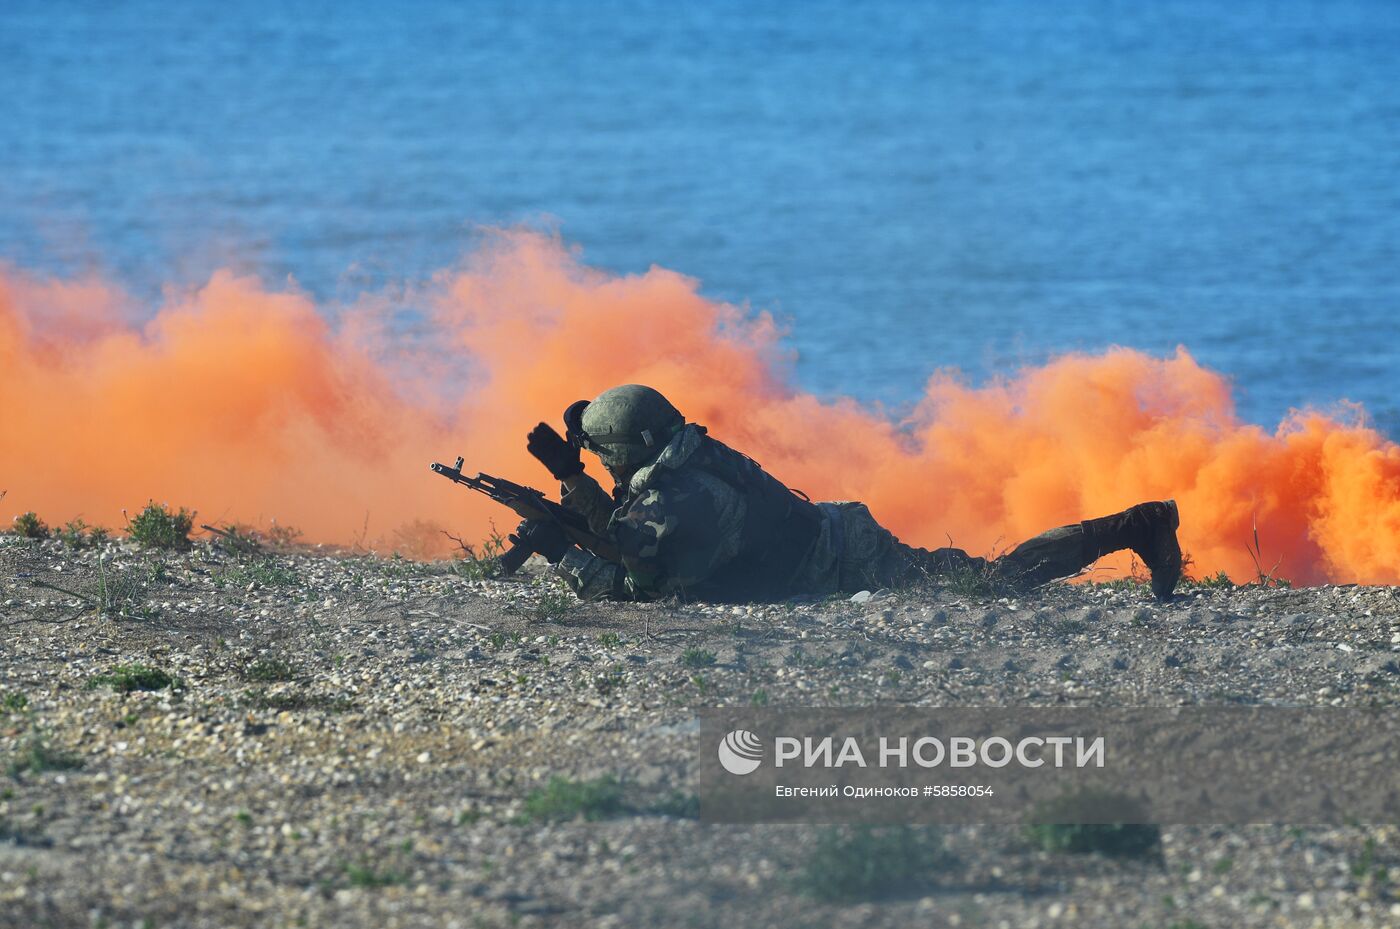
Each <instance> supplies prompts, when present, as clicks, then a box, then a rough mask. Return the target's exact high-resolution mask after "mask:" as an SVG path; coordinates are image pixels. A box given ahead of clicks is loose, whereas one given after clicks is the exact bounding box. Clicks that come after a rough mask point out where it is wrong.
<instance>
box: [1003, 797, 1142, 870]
mask: <svg viewBox="0 0 1400 929" xmlns="http://www.w3.org/2000/svg"><path fill="white" fill-rule="evenodd" d="M1084 819H1094V820H1100V822H1089V823H1086V822H1082V820H1084ZM1145 819H1146V812H1145V811H1144V810H1143V809H1142V806H1141V804H1139V803H1138V802H1137V801H1136V800H1133V799H1132V798H1131V797H1126V796H1123V795H1121V794H1114V793H1109V792H1107V791H1101V790H1082V791H1078V792H1076V793H1071V794H1065V795H1064V796H1061V797H1057V798H1055V799H1054V800H1050V801H1047V802H1044V803H1041V804H1040V805H1038V806H1037V807H1036V809H1035V810H1034V812H1033V813H1032V814H1031V824H1030V825H1029V826H1027V827H1026V830H1025V834H1026V838H1027V839H1028V840H1030V842H1031V844H1033V845H1035V846H1036V847H1038V848H1040V849H1042V850H1044V851H1047V852H1056V853H1070V854H1076V855H1088V854H1094V853H1097V854H1100V855H1104V856H1107V857H1109V858H1143V857H1147V856H1149V855H1151V854H1154V853H1156V852H1157V851H1158V850H1159V848H1160V846H1161V842H1162V830H1161V827H1160V826H1158V825H1156V824H1155V823H1148V822H1145ZM1102 820H1107V822H1102Z"/></svg>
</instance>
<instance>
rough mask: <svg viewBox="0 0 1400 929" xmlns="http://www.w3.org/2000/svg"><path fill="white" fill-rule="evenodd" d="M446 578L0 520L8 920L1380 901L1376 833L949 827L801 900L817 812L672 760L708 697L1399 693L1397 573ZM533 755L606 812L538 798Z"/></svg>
mask: <svg viewBox="0 0 1400 929" xmlns="http://www.w3.org/2000/svg"><path fill="white" fill-rule="evenodd" d="M471 574H472V572H471V570H470V569H469V567H468V566H464V565H463V564H461V563H458V564H451V563H435V564H422V563H416V562H410V561H403V560H399V559H386V558H379V557H371V556H364V555H358V556H357V555H353V554H349V553H344V552H331V551H319V550H314V549H297V550H291V551H280V552H269V553H267V554H265V555H261V556H249V555H242V556H239V555H235V554H233V553H230V552H225V551H222V550H221V549H219V548H218V547H216V546H213V545H208V544H204V543H199V544H197V545H196V546H195V547H194V548H193V549H192V550H191V551H189V552H187V553H180V554H163V555H162V554H154V553H148V552H142V551H140V550H138V549H136V548H134V547H132V546H131V545H129V544H128V543H125V542H113V543H109V544H107V545H105V546H103V547H101V548H98V549H88V550H83V551H72V550H69V549H67V548H65V547H64V545H63V544H62V543H60V542H57V541H50V542H42V543H40V542H35V541H32V540H26V539H20V538H16V537H10V536H5V537H0V765H3V766H4V767H3V768H0V926H6V927H8V926H16V927H20V926H56V927H63V926H84V927H88V926H96V925H107V926H113V927H117V926H150V927H152V929H155V927H167V926H172V927H173V926H181V927H183V926H191V927H193V926H200V927H204V926H208V927H216V926H218V927H224V926H298V925H305V926H344V927H358V926H364V927H399V926H459V927H463V929H466V927H476V926H496V925H503V926H504V925H509V926H553V925H562V926H598V927H604V926H617V927H622V926H716V927H718V926H811V925H833V926H907V925H913V924H917V925H928V926H944V925H946V926H988V927H1050V926H1075V927H1115V929H1117V927H1125V926H1126V927H1134V929H1135V927H1139V926H1143V927H1149V929H1151V927H1161V929H1168V927H1175V929H1199V927H1236V926H1240V927H1256V926H1257V927H1265V926H1268V927H1279V926H1300V927H1301V926H1348V927H1352V926H1358V927H1359V926H1395V925H1400V890H1397V888H1396V887H1395V886H1394V885H1393V884H1392V883H1391V879H1390V876H1389V875H1390V873H1391V872H1394V871H1396V866H1397V865H1400V834H1397V830H1396V829H1394V828H1391V827H1366V828H1362V827H1351V828H1322V827H1301V828H1299V827H1250V828H1214V827H1168V828H1164V830H1163V841H1162V854H1161V855H1160V857H1158V858H1152V859H1150V860H1119V859H1113V858H1104V857H1098V856H1083V855H1056V854H1049V853H1046V852H1043V851H1040V850H1038V849H1036V848H1034V847H1032V846H1031V845H1030V844H1029V843H1028V842H1027V841H1026V839H1025V838H1023V836H1022V834H1021V833H1020V832H1019V831H1017V830H1012V829H1004V828H992V827H972V826H968V827H952V828H948V829H946V830H944V833H945V837H946V845H947V849H948V851H949V852H950V853H951V854H952V859H951V863H948V864H946V865H945V866H944V867H943V868H942V869H941V870H940V871H939V872H938V873H936V874H931V875H929V876H928V878H927V880H926V881H924V882H923V883H921V884H920V885H919V886H918V887H917V888H916V889H914V890H912V891H909V892H901V893H899V894H896V895H894V896H892V897H889V898H885V899H881V900H879V901H873V902H856V903H828V902H823V901H821V900H819V899H817V898H814V897H812V896H810V895H809V894H807V893H804V892H802V890H801V889H800V884H801V882H800V880H799V878H800V876H801V874H802V873H803V869H804V867H806V866H807V865H808V864H809V854H810V849H811V847H812V843H813V840H814V837H815V836H816V834H817V833H819V832H821V831H822V830H820V829H816V828H809V827H797V826H771V827H748V828H734V827H720V826H706V825H703V824H701V823H699V822H697V821H696V820H695V819H694V815H693V803H689V802H688V798H689V794H688V789H689V781H688V776H687V769H688V765H689V763H690V759H691V757H692V755H693V752H694V745H693V744H692V741H691V738H690V737H691V736H692V735H693V734H694V733H695V732H696V729H697V724H696V715H695V710H696V708H697V707H701V706H717V705H735V704H744V705H747V704H749V703H751V702H763V701H767V703H768V704H769V705H771V706H784V705H790V706H853V707H854V706H872V705H882V704H883V705H917V706H948V705H1016V704H1026V705H1030V704H1035V705H1050V704H1074V705H1104V706H1122V705H1133V706H1140V705H1189V704H1221V703H1248V704H1274V703H1278V704H1287V705H1347V706H1356V705H1366V706H1391V705H1393V704H1394V702H1395V699H1396V694H1397V692H1400V654H1397V653H1400V590H1397V589H1396V588H1388V587H1357V586H1327V587H1319V588H1309V589H1298V590H1291V589H1277V588H1260V587H1258V586H1250V587H1240V588H1223V589H1219V588H1206V587H1190V588H1188V589H1187V590H1186V592H1185V594H1184V595H1183V596H1181V597H1180V598H1179V599H1178V601H1177V602H1174V603H1172V604H1169V605H1158V604H1155V603H1153V602H1151V601H1150V599H1149V598H1148V597H1147V596H1146V594H1145V592H1144V590H1143V588H1141V587H1140V586H1136V585H1132V584H1123V583H1120V584H1115V585H1088V584H1081V585H1053V586H1051V587H1047V588H1045V589H1044V590H1042V591H1039V592H1037V593H1035V594H1034V595H1031V596H1025V597H1018V598H996V597H987V598H976V597H965V596H954V595H952V594H951V593H949V592H947V591H939V590H936V589H935V590H928V591H920V592H917V593H915V592H901V593H892V592H889V591H869V592H865V593H864V594H862V595H857V596H856V597H852V598H849V599H845V598H842V599H837V600H832V601H825V602H816V603H788V604H779V605H756V606H740V607H733V606H714V605H705V604H678V603H657V604H603V603H595V604H582V603H577V602H573V601H571V600H570V599H567V598H565V597H562V596H561V595H560V590H559V588H558V587H557V586H556V583H555V582H554V581H553V580H552V579H550V578H549V577H547V576H546V575H544V574H543V573H542V572H540V571H539V570H538V568H534V567H532V568H530V569H527V571H526V572H525V573H523V574H522V575H521V576H520V577H518V578H515V579H509V580H480V579H473V577H471V576H470V575H471ZM705 653H709V654H712V655H713V663H710V661H709V658H708V657H697V656H703V655H704V654H705ZM134 666H141V667H143V668H151V669H156V670H158V671H161V672H164V674H166V675H169V676H170V678H171V679H172V681H171V686H167V687H161V688H160V689H155V690H142V689H131V690H123V689H122V688H121V687H119V686H114V684H113V683H111V681H112V680H113V679H115V678H117V677H118V676H119V675H120V674H121V673H122V671H123V669H124V670H125V671H126V672H131V671H132V670H133V667H134ZM137 670H139V668H138V669H137ZM103 676H106V678H105V679H106V680H107V683H96V680H97V679H98V678H102V677H103ZM145 680H146V683H148V684H150V683H159V681H158V679H145ZM5 771H8V773H5ZM557 777H563V778H569V779H573V780H576V781H577V780H593V779H599V778H607V779H611V780H607V781H599V783H606V784H615V785H616V790H617V791H618V802H617V804H616V808H615V809H614V808H611V807H610V808H609V810H608V815H607V817H606V818H603V819H599V820H597V821H589V820H587V819H585V818H584V817H582V816H580V817H573V818H570V817H569V816H568V815H567V813H568V811H565V814H563V815H562V816H561V818H550V817H549V816H541V815H540V814H539V812H538V808H537V807H536V806H532V805H530V804H528V803H527V799H528V798H530V797H531V796H532V793H533V792H535V791H539V790H540V789H541V788H543V787H545V786H546V785H548V784H549V782H550V780H551V779H552V778H557ZM610 789H611V788H610Z"/></svg>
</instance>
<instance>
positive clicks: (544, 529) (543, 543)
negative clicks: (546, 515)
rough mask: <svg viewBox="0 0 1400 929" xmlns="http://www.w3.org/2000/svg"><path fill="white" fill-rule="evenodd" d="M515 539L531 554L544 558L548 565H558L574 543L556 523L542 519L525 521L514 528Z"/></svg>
mask: <svg viewBox="0 0 1400 929" xmlns="http://www.w3.org/2000/svg"><path fill="white" fill-rule="evenodd" d="M514 538H515V539H517V540H518V541H519V542H521V543H522V544H524V545H525V546H526V547H528V548H529V549H530V551H532V552H536V553H538V554H540V555H543V556H544V560H545V561H548V562H549V563H550V564H558V563H559V560H560V559H561V558H563V557H564V553H565V552H567V551H568V550H569V549H570V548H573V545H574V543H573V542H570V541H569V537H568V536H567V535H565V534H564V530H563V529H561V528H560V526H559V524H558V523H553V522H545V521H544V520H542V519H527V520H525V521H524V522H522V523H521V524H520V525H519V526H517V527H516V528H515V536H514Z"/></svg>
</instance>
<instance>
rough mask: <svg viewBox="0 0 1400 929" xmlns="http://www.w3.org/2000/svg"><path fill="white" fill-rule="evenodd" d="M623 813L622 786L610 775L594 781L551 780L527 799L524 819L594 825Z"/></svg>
mask: <svg viewBox="0 0 1400 929" xmlns="http://www.w3.org/2000/svg"><path fill="white" fill-rule="evenodd" d="M622 811H623V805H622V785H620V784H619V783H618V782H617V779H616V778H614V777H611V776H605V777H600V778H596V779H594V780H591V781H576V780H573V779H571V778H567V777H553V778H550V780H549V783H548V784H546V785H545V786H544V787H540V788H537V789H535V790H532V791H530V793H529V795H528V796H526V798H525V813H524V815H525V818H526V819H528V820H534V821H544V822H560V821H564V820H570V819H585V820H588V821H589V822H594V821H597V820H600V819H607V818H608V817H610V816H616V815H617V814H618V813H621V812H622Z"/></svg>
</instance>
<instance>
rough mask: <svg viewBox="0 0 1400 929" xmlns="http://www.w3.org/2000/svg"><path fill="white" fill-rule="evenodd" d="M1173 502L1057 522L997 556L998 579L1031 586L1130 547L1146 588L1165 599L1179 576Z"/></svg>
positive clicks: (1178, 552) (1179, 566)
mask: <svg viewBox="0 0 1400 929" xmlns="http://www.w3.org/2000/svg"><path fill="white" fill-rule="evenodd" d="M1180 521H1181V520H1180V516H1179V515H1178V513H1177V508H1176V502H1175V501H1173V500H1166V501H1162V502H1153V503H1139V504H1138V505H1137V506H1134V507H1129V508H1128V509H1126V510H1124V511H1123V512H1121V513H1114V514H1113V515H1111V516H1104V517H1100V518H1099V519H1086V520H1084V522H1082V523H1079V524H1077V525H1073V526H1061V527H1059V528H1058V529H1051V530H1050V531H1049V532H1044V533H1041V534H1040V535H1038V536H1036V537H1035V538H1033V539H1030V540H1028V541H1025V542H1022V543H1021V544H1020V545H1018V546H1016V548H1015V549H1014V550H1012V551H1011V552H1010V553H1008V554H1006V555H1004V556H1002V557H1001V558H999V559H997V562H996V564H997V567H998V569H999V570H1000V571H1001V573H1002V574H1003V576H1004V577H1006V578H1007V579H1009V580H1011V581H1012V582H1013V583H1015V584H1016V585H1017V586H1020V587H1026V588H1029V587H1035V586H1038V585H1040V584H1044V583H1047V582H1048V581H1053V580H1056V579H1057V578H1062V577H1071V576H1073V575H1075V574H1078V573H1079V572H1080V571H1082V570H1084V569H1085V568H1087V567H1088V566H1089V565H1091V564H1093V563H1094V562H1095V561H1097V560H1098V559H1099V558H1101V557H1103V556H1104V555H1107V554H1109V553H1110V552H1117V551H1122V550H1123V549H1129V548H1130V549H1132V550H1133V551H1134V552H1136V553H1137V556H1138V557H1139V558H1141V559H1142V561H1143V564H1145V565H1147V567H1148V569H1149V570H1150V571H1151V572H1152V592H1153V593H1154V594H1156V595H1157V597H1158V599H1161V600H1170V599H1171V595H1172V590H1173V589H1174V588H1175V587H1176V582H1177V580H1178V579H1180V577H1181V546H1180V545H1179V544H1178V543H1177V539H1176V529H1177V526H1178V525H1179V524H1180Z"/></svg>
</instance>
